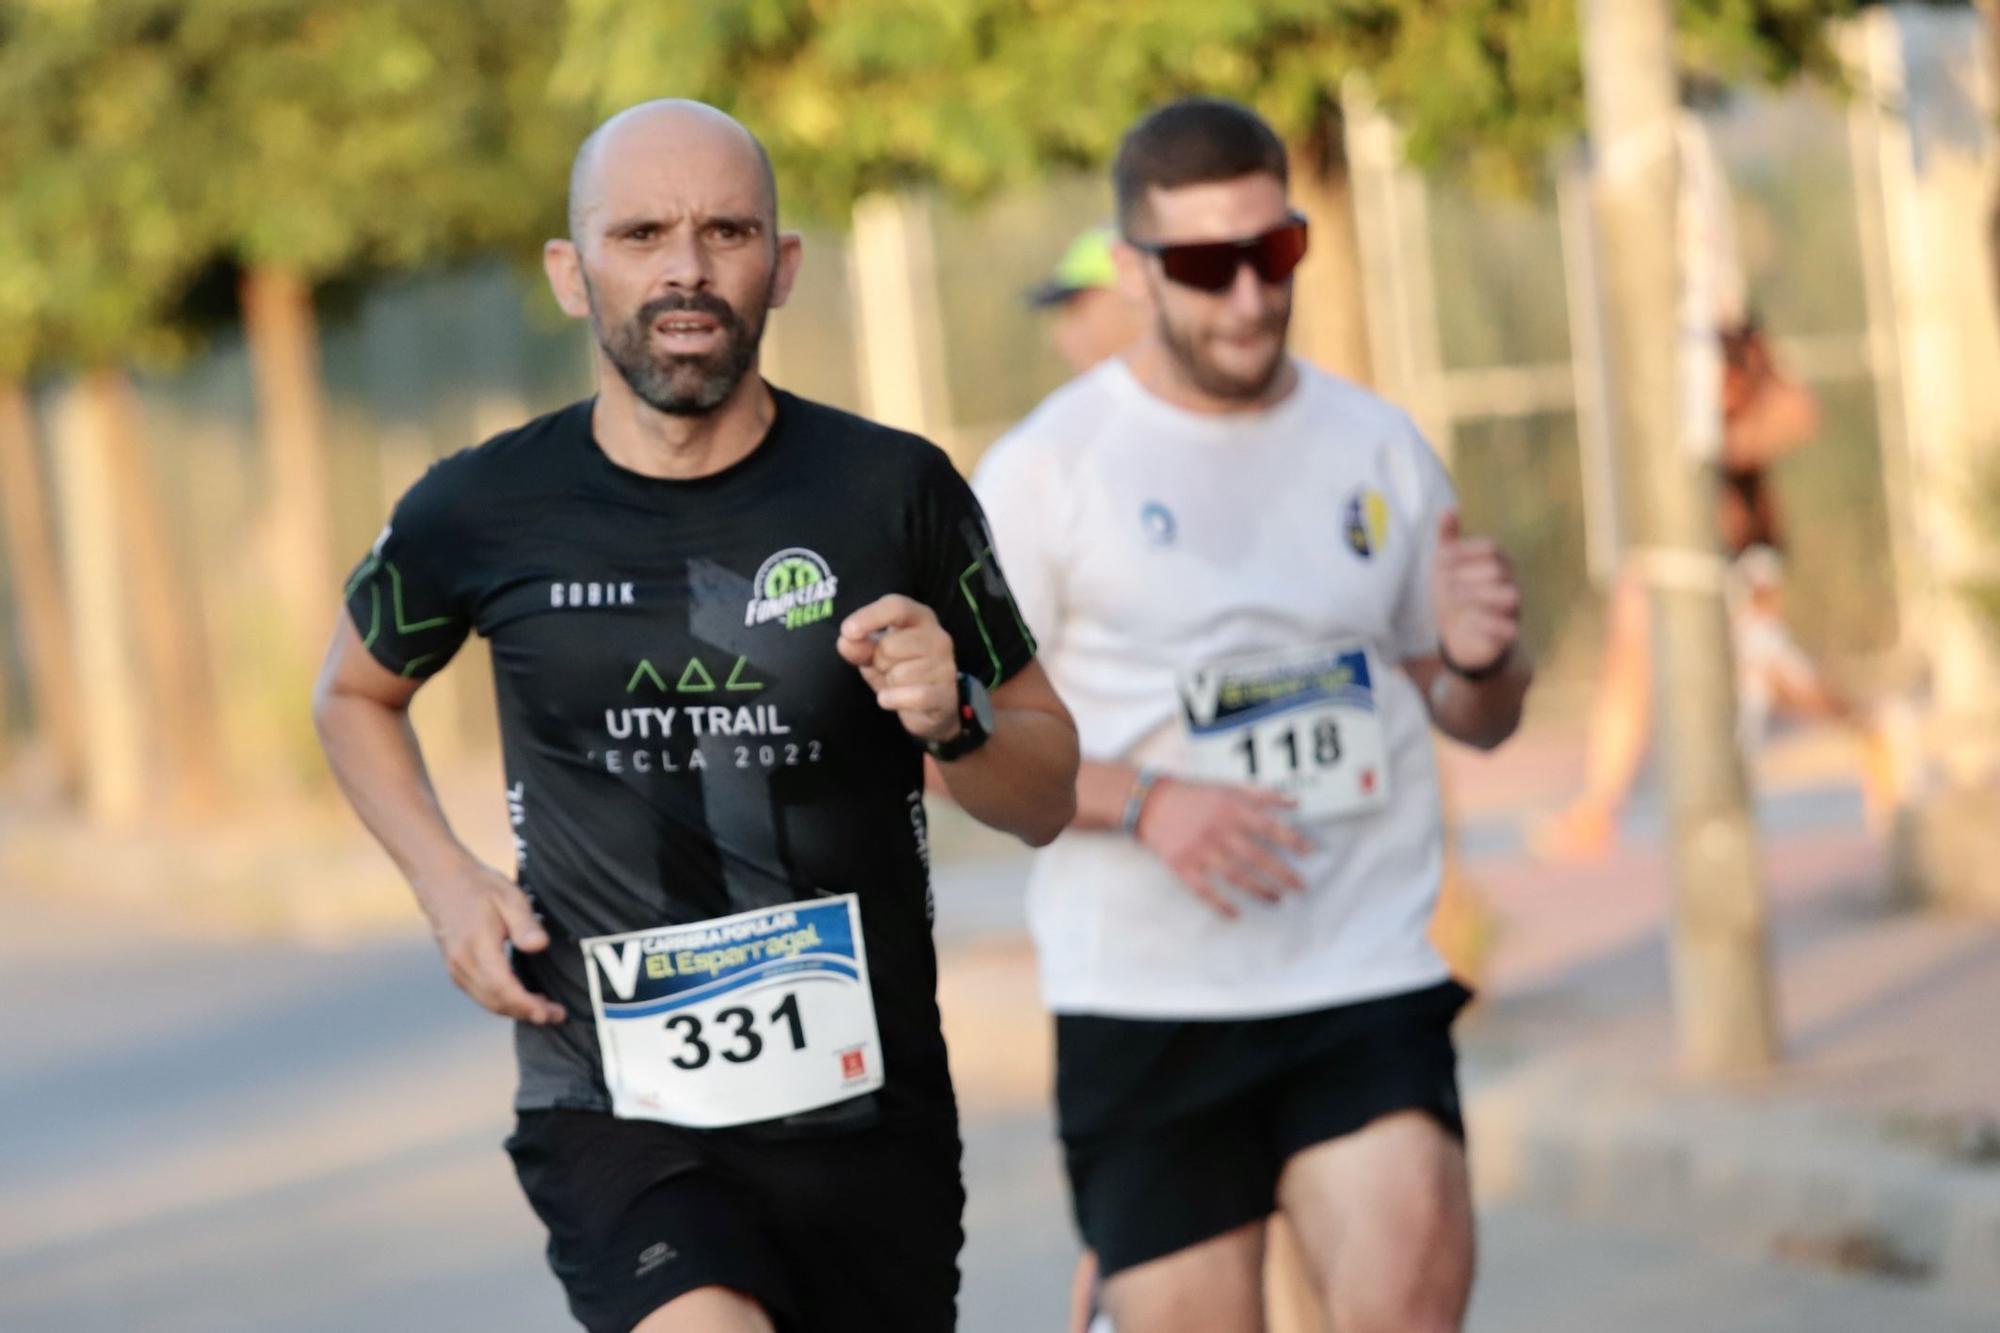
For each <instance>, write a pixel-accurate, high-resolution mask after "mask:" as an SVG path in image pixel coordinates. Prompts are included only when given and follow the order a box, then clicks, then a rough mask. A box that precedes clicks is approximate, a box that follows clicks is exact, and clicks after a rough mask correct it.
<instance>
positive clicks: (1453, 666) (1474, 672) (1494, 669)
mask: <svg viewBox="0 0 2000 1333" xmlns="http://www.w3.org/2000/svg"><path fill="white" fill-rule="evenodd" d="M1438 660H1439V661H1440V662H1443V663H1444V669H1445V670H1446V671H1449V672H1451V674H1452V675H1454V676H1457V677H1458V678H1459V679H1460V680H1463V681H1470V682H1471V683H1473V684H1475V685H1477V684H1478V683H1479V682H1480V681H1482V680H1491V679H1493V678H1494V677H1495V676H1497V675H1499V674H1500V673H1501V672H1503V671H1505V670H1506V669H1507V664H1508V663H1509V662H1511V661H1513V660H1514V645H1513V644H1511V643H1510V644H1508V645H1507V647H1506V649H1505V650H1504V651H1502V652H1501V654H1500V656H1498V657H1496V658H1494V659H1493V660H1492V661H1491V662H1488V663H1487V664H1486V665H1485V666H1481V667H1463V666H1460V665H1459V664H1458V663H1456V662H1454V661H1452V660H1451V654H1450V653H1449V652H1447V651H1446V650H1445V646H1444V640H1443V639H1439V640H1438Z"/></svg>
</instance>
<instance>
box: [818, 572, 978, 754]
mask: <svg viewBox="0 0 2000 1333" xmlns="http://www.w3.org/2000/svg"><path fill="white" fill-rule="evenodd" d="M835 646H836V647H837V648H838V649H839V652H840V655H841V657H842V659H844V660H845V661H846V662H848V663H849V664H850V665H852V666H856V667H859V668H860V669H861V678H862V679H863V680H865V681H867V682H868V688H869V689H871V690H874V691H875V702H876V703H878V704H880V705H881V706H882V707H883V708H885V709H887V710H889V711H890V712H892V713H894V714H895V715H896V716H897V718H898V719H900V720H901V721H902V724H903V729H904V730H905V731H907V732H909V733H910V735H912V736H914V737H916V738H917V739H918V740H920V741H948V740H950V739H951V738H952V737H954V736H956V735H957V734H958V732H959V729H960V727H961V726H962V725H963V723H962V722H961V721H960V720H959V715H958V658H957V655H956V653H955V652H954V650H953V648H952V643H951V635H949V634H947V633H945V631H944V627H943V626H942V625H940V624H938V618H937V613H936V612H934V611H932V610H931V609H930V608H929V607H928V606H925V605H924V604H923V603H922V602H918V601H913V600H911V599H910V598H908V597H904V596H902V595H901V594H899V593H891V594H890V595H889V596H887V597H883V598H879V599H877V600H875V601H873V602H870V603H869V604H868V605H866V606H864V607H862V608H861V609H860V610H859V611H856V612H855V613H854V614H853V615H851V616H849V617H848V618H847V619H846V620H844V621H842V622H841V626H840V639H839V641H838V642H837V643H836V645H835Z"/></svg>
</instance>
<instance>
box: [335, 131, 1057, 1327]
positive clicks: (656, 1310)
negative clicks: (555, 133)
mask: <svg viewBox="0 0 2000 1333" xmlns="http://www.w3.org/2000/svg"><path fill="white" fill-rule="evenodd" d="M800 257H801V255H800V242H799V239H798V237H797V236H796V235H793V234H789V233H783V232H780V231H779V229H778V225H777V195H776V187H775V184H774V182H773V180H772V175H771V167H770V161H769V159H768V157H766V156H765V154H764V150H763V148H762V146H761V145H760V144H758V143H757V141H756V140H755V139H754V138H753V137H751V136H750V134H749V133H748V132H747V131H745V130H744V129H743V127H742V126H741V125H739V124H737V123H736V122H735V121H734V120H732V119H730V118H729V117H727V116H726V115H724V114H722V113H721V112H719V111H716V110H714V109H713V108H710V107H707V106H703V105H701V104H698V103H691V102H654V103H648V104H645V105H642V106H639V107H636V108H633V109H631V110H629V111H627V112H624V113H622V114H620V115H618V116H615V117H613V118H612V119H611V120H610V121H608V122H606V124H604V125H603V126H601V127H600V128H599V129H598V130H597V131H596V132H595V133H594V134H593V135H591V137H590V138H589V139H588V140H587V141H586V142H585V144H584V145H583V147H582V148H581V149H580V150H579V152H578V154H577V158H576V165H575V168H574V174H573V176H572V178H571V197H570V236H569V237H568V238H567V239H564V240H558V241H551V242H549V244H548V246H547V248H546V252H545V259H546V267H547V271H548V276H549V280H550V283H551V286H552V287H553V288H554V290H555V294H556V297H557V300H558V302H559V304H560V305H561V306H562V308H563V310H564V311H565V312H566V313H567V314H569V315H570V316H572V317H573V318H577V319H582V320H588V321H589V323H590V327H591V329H592V331H593V333H594V335H595V342H594V349H593V350H594V356H595V361H596V369H597V382H598V392H597V394H596V396H595V397H593V398H590V399H586V400H584V401H583V402H580V403H577V404H574V405H572V406H570V407H567V408H564V409H562V410H560V411H558V412H555V413H552V414H550V415H549V416H546V417H543V418H540V419H538V420H536V421H533V422H530V423H529V424H527V425H526V426H523V427H521V428H520V429H518V430H513V431H509V432H506V433H504V434H502V435H499V436H496V437H495V438H494V439H492V440H489V441H487V442H486V443H485V444H482V445H480V446H479V447H477V448H475V449H471V450H467V451H465V452H463V453H460V454H457V455H454V456H453V457H451V458H448V459H446V460H444V461H443V462H441V463H439V464H438V465H436V466H435V467H434V468H433V469H432V470H431V471H430V472H429V473H428V474H427V475H426V476H424V477H423V478H422V479H421V480H419V481H418V482H417V483H416V485H415V486H413V487H412V488H411V489H410V491H409V492H408V494H406V495H405V496H404V497H403V499H402V501H401V502H400V503H399V504H398V505H397V507H396V510H395V514H394V516H393V519H392V521H391V523H390V525H389V526H388V527H387V528H385V529H384V530H383V533H382V535H381V537H380V539H379V540H378V541H377V542H376V544H375V547H374V549H373V550H372V551H371V552H370V553H369V554H368V556H367V558H366V559H364V560H363V562H362V563H361V566H360V568H359V569H357V570H356V572H355V574H354V577H353V579H352V580H351V582H350V583H349V585H348V589H347V605H348V612H349V617H348V619H346V620H344V621H343V622H342V624H341V625H340V627H339V629H338V631H337V634H336V637H335V640H334V643H333V645H332V647H331V649H330V651H329V654H328V657H327V661H326V665H325V668H324V672H323V674H322V677H321V681H320V686H319V690H318V695H317V698H316V703H315V715H316V721H317V723H318V726H319V731H320V735H321V738H322V741H323V744H324V746H325V749H326V753H327V758H328V760H329V762H330V764H331V765H332V768H333V771H334V774H335V776H336V777H337V778H338V780H339V782H340V785H341V788H342V790H343V791H344V792H345V793H346V795H347V797H348V799H349V800H350V801H351V802H352V803H353V805H354V807H355V809H356V811H357V812H358V813H359V814H360V816H361V818H362V820H363V822H365V823H366V824H367V826H368V827H369V829H370V830H371V831H372V832H373V833H374V834H375V836H376V837H377V838H378V839H379V840H380V841H381V843H382V845H383V846H384V847H385V848H386V849H387V850H388V852H389V853H390V855H391V856H392V857H393V858H394V859H395V861H396V863H397V865H398V866H399V867H401V869H402V870H403V872H404V873H405V875H406V876H407V877H408V878H409V880H410V883H411V885H412V887H413V888H414V890H415V892H416V895H417V898H418V900H419V902H420V903H421V904H422V906H423V908H424V911H425V913H426V915H427V916H428V917H429V918H430V921H431V924H432V926H433V928H434V931H435V933H436V936H437V942H438V946H439V949H440V951H441V952H442V954H443V955H444V958H445V961H446V963H447V966H448V968H449V971H450V974H451V977H452V979H453V981H454V982H456V983H457V984H458V985H459V986H460V988H461V989H463V990H464V991H466V993H467V994H468V995H470V996H471V997H472V998H473V999H474V1000H476V1001H477V1002H478V1003H479V1004H481V1005H483V1006H485V1007H486V1008H487V1009H490V1010H491V1011H493V1012H494V1013H496V1014H500V1015H503V1016H505V1017H508V1018H512V1019H514V1020H515V1023H516V1026H515V1050H516V1054H517V1057H518V1062H519V1067H520V1083H519V1091H518V1094H517V1097H516V1101H515V1107H516V1110H517V1112H518V1121H517V1127H516V1130H515V1133H514V1135H513V1136H512V1138H510V1139H509V1141H508V1145H507V1147H508V1151H509V1153H510V1154H511V1156H512V1158H513V1161H514V1164H515V1169H516V1171H517V1173H518V1175H519V1177H520V1180H521V1184H522V1187H523V1189H524V1191H525V1192H526V1194H527V1196H528V1199H529V1201H530V1203H531V1204H532V1205H533V1207H534V1209H535V1211H536V1213H537V1214H538V1215H539V1216H540V1218H541V1219H542V1221H543V1223H544V1224H545V1225H546V1227H547V1228H548V1232H549V1244H548V1257H549V1262H550V1264H551V1266H552V1267H553V1269H554V1270H555V1273H556V1275H557V1276H558V1278H560V1280H561V1281H562V1283H563V1286H564V1288H565V1290H566V1292H567V1294H568V1297H569V1303H570V1309H571V1311H572V1312H573V1313H574V1314H575V1316H576V1318H577V1319H578V1320H579V1322H581V1323H582V1324H583V1325H584V1326H585V1327H586V1328H588V1329H590V1330H591V1331H592V1333H631V1330H634V1329H637V1330H639V1333H771V1331H772V1330H774V1329H776V1330H782V1331H783V1333H828V1331H829V1330H853V1331H854V1333H861V1331H862V1330H868V1331H869V1333H875V1331H876V1330H881V1329H910V1330H940V1331H946V1330H949V1329H951V1328H952V1327H953V1326H954V1324H955V1320H956V1311H955V1307H956V1300H957V1291H958V1284H959V1276H958V1266H957V1256H958V1251H959V1248H960V1245H961V1242H962V1239H963V1232H962V1230H961V1222H960V1218H961V1213H962V1209H963V1204H964V1189H963V1185H962V1179H961V1175H960V1142H959V1135H958V1119H957V1110H956V1106H955V1103H954V1100H953V1095H952V1088H951V1081H950V1075H949V1072H948V1069H947V1066H946V1061H945V1049H944V1040H943V1036H942V1033H941V1031H940V1027H939V1018H938V1010H937V1004H936V988H937V986H936V983H937V959H936V952H935V949H934V946H933V943H932V938H931V903H930V884H929V869H928V852H927V840H926V838H925V832H924V824H923V807H922V802H921V797H922V785H923V774H922V764H923V759H924V755H925V754H926V752H928V754H929V756H930V758H931V759H932V761H934V762H935V764H936V766H937V768H938V771H939V772H941V773H942V775H943V780H944V782H945V784H946V785H947V787H948V788H949V789H950V792H951V794H952V796H953V798H954V799H955V800H957V801H958V802H959V803H960V804H961V805H963V806H965V807H966V809H968V810H969V811H971V812H972V813H973V815H974V816H976V817H977V818H979V819H981V820H983V821H985V822H986V823H989V824H991V825H993V826H994V827H997V828H1000V829H1003V830H1005V831H1008V832H1010V833H1013V834H1015V835H1017V836H1019V837H1021V838H1022V839H1024V840H1026V841H1028V842H1031V843H1042V842H1046V841H1047V840H1048V839H1050V838H1051V837H1053V836H1054V835H1055V833H1056V831H1057V830H1058V829H1060V828H1061V827H1062V826H1063V825H1064V824H1065V823H1067V822H1068V820H1069V818H1070V816H1071V813H1072V811H1073V810H1074V802H1075V796H1074V788H1075V773H1076V739H1075V731H1074V728H1073V726H1072V725H1071V723H1070V721H1069V718H1068V716H1067V714H1066V712H1065V711H1064V709H1063V706H1062V704H1061V702H1060V701H1059V700H1058V699H1057V698H1056V696H1055V694H1054V692H1053V690H1052V689H1051V688H1050V686H1049V683H1048V680H1047V678H1046V677H1045V676H1044V675H1043V673H1042V671H1041V668H1040V667H1039V666H1038V665H1037V664H1036V662H1035V659H1034V647H1033V644H1032V642H1031V641H1030V640H1029V638H1028V636H1027V633H1026V631H1025V630H1024V629H1023V628H1022V627H1021V625H1020V619H1019V617H1018V616H1017V615H1016V614H1015V611H1014V609H1013V605H1012V601H1011V598H1010V596H1009V593H1008V590H1007V585H1006V582H1005V581H1004V579H1003V578H1002V576H1001V573H1000V569H999V567H998V565H997V563H996V561H995V557H994V555H993V552H992V550H991V548H990V546H989V544H988V539H987V537H986V535H985V532H986V529H985V523H984V520H983V518H982V516H981V514H980V511H979V507H978V504H977V503H976V501H975V500H974V499H973V496H972V493H971V491H970V489H969V488H968V487H967V486H966V484H965V482H964V481H963V480H962V479H961V478H960V477H959V475H958V473H957V472H956V471H955V470H954V469H953V468H952V466H951V464H950V462H949V460H948V459H947V458H946V457H945V455H944V454H943V453H942V452H941V451H940V450H938V449H936V448H935V447H933V446H932V445H930V444H928V443H926V442H925V441H923V440H920V439H918V438H916V437H914V436H911V435H907V434H904V433H902V432H898V431H892V430H889V429H887V428H885V427H881V426H878V425H875V424H873V423H871V422H867V421H864V420H862V419H860V418H858V417H853V416H850V415H848V414H846V413H842V412H838V411H835V410H834V409H832V408H828V407H823V406H820V405H819V404H816V403H811V402H808V401H806V400H804V399H801V398H798V397H796V396H794V395H791V394H788V393H785V392H784V391H782V390H779V389H774V388H772V387H771V386H769V385H768V384H766V382H765V381H764V380H763V379H762V377H761V376H760V375H759V374H758V373H757V365H758V347H759V343H760V339H761V336H762V333H763V329H764V324H765V318H766V316H767V314H768V313H769V311H770V310H771V309H773V308H775V307H777V306H780V305H782V304H784V301H785V299H786V296H787V294H788V292H789V291H790V289H791V286H792V282H793V279H794V277H795V275H796V273H797V272H798V268H799V263H800ZM475 630H476V631H478V632H479V633H481V634H483V635H486V636H487V637H488V638H489V639H491V640H492V643H493V663H494V673H495V677H496V685H497V694H498V700H499V710H500V724H501V738H502V743H503V752H504V758H505V763H506V770H507V777H506V781H507V798H508V805H509V810H510V814H511V816H512V822H513V825H514V831H515V839H516V844H517V849H518V859H517V876H518V882H517V879H516V878H510V877H509V876H507V875H505V874H503V873H502V872H501V871H499V870H497V869H494V868H492V867H490V866H487V865H485V864H483V863H481V862H480V861H479V860H478V859H477V858H476V857H475V856H474V855H473V854H472V852H471V851H469V850H468V849H467V848H466V847H465V845H464V844H463V843H461V842H460V841H459V840H458V839H457V837H456V836H455V835H454V834H453V832H452V830H451V829H450V828H449V827H448V826H447V824H446V822H445V819H444V817H443V815H442V813H441V812H440V810H439V808H438V803H437V799H436V797H435V795H434V794H433V792H432V789H431V786H430V782H429V779H428V777H427V775H426V772H425V769H424V763H423V758H422V755H421V753H420V751H419V749H418V745H417V739H416V735H415V732H414V731H413V729H412V728H411V725H410V720H409V712H408V710H409V705H410V703H411V700H412V699H413V697H414V696H415V695H416V693H417V692H418V690H419V689H420V687H421V686H422V684H423V682H424V681H426V680H428V679H429V678H430V677H431V676H433V675H434V674H436V673H437V672H438V671H439V670H440V669H441V668H443V667H444V666H445V664H446V663H447V662H448V661H449V660H450V659H451V657H452V656H453V654H454V652H455V651H456V650H457V649H458V647H459V645H460V644H461V643H462V642H463V641H464V639H465V637H466V636H467V634H468V633H470V632H472V631H475Z"/></svg>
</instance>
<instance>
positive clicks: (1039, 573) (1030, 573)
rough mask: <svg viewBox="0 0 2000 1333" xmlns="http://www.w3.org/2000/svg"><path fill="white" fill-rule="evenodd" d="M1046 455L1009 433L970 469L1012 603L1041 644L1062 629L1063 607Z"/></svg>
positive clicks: (1044, 645) (1045, 644)
mask: <svg viewBox="0 0 2000 1333" xmlns="http://www.w3.org/2000/svg"><path fill="white" fill-rule="evenodd" d="M1045 454H1046V451H1045V450H1044V449H1042V448H1039V447H1037V442H1036V441H1033V440H1030V439H1027V438H1023V437H1018V436H1015V435H1008V436H1005V437H1003V438H1002V439H1001V440H999V441H998V442H997V443H996V444H994V445H993V447H992V448H990V449H988V450H987V451H986V454H985V457H983V458H981V459H980V460H979V466H978V467H977V468H976V469H975V470H974V471H973V474H972V490H973V493H974V494H975V495H977V496H978V497H979V504H980V507H981V508H982V509H984V510H985V511H986V522H987V524H988V526H990V527H991V528H992V529H993V545H994V549H995V550H996V551H998V552H999V555H1000V568H1001V570H1002V571H1003V572H1004V573H1005V574H1006V576H1007V584H1008V586H1009V587H1010V588H1012V589H1013V592H1014V602H1015V605H1016V606H1018V607H1019V608H1020V612H1021V618H1022V619H1023V620H1025V621H1026V622H1027V623H1028V629H1029V630H1030V632H1032V633H1033V634H1034V636H1035V640H1036V642H1037V643H1038V644H1039V645H1040V646H1041V647H1042V648H1043V649H1047V648H1048V647H1050V646H1051V645H1053V644H1054V643H1055V641H1056V639H1057V636H1058V635H1059V633H1060V631H1061V607H1062V593H1061V586H1060V571H1061V569H1062V561H1061V553H1060V552H1059V551H1058V550H1056V549H1055V548H1054V547H1053V545H1052V542H1051V537H1052V535H1053V533H1054V531H1055V524H1054V523H1053V522H1052V519H1053V517H1054V516H1053V514H1052V513H1051V508H1050V503H1051V501H1052V499H1053V492H1054V489H1055V486H1054V482H1055V479H1054V478H1052V477H1050V476H1048V475H1047V471H1048V469H1047V468H1046V466H1044V465H1043V463H1042V459H1043V458H1044V457H1045Z"/></svg>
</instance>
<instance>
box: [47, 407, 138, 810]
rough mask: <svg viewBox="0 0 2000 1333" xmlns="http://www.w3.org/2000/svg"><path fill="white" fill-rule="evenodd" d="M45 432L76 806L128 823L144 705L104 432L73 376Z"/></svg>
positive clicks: (107, 429)
mask: <svg viewBox="0 0 2000 1333" xmlns="http://www.w3.org/2000/svg"><path fill="white" fill-rule="evenodd" d="M53 431H54V438H55V446H56V447H55V450H54V453H53V460H54V463H55V472H56V493H57V497H58V501H59V503H60V504H61V507H62V523H61V527H60V531H61V534H62V552H63V560H62V567H63V576H64V587H63V591H64V594H65V597H66V599H67V602H68V607H69V613H70V616H71V628H72V630H73V632H74V638H75V643H74V649H75V658H74V660H73V662H72V663H67V664H65V666H64V669H65V670H66V671H67V672H69V673H70V674H71V676H72V677H73V679H74V681H75V686H76V690H77V693H78V695H79V697H80V698H81V700H82V708H81V712H80V719H79V720H80V722H81V734H82V740H83V748H84V764H83V787H82V791H83V807H84V812H85V814H86V815H87V816H88V817H89V818H90V820H91V821H92V822H93V823H96V824H100V825H118V824H129V823H132V822H134V821H136V820H137V819H138V817H139V816H140V814H141V813H142V811H143V809H144V806H145V801H146V770H147V763H146V757H147V756H146V731H145V713H146V709H145V704H144V702H143V701H142V699H141V690H140V686H139V671H138V668H137V665H136V664H135V663H134V661H133V654H132V651H131V640H132V633H131V625H130V623H129V619H130V611H129V606H128V603H127V600H126V598H125V596H124V588H123V586H122V584H123V580H122V579H121V577H120V574H119V557H118V546H119V542H118V513H117V507H116V505H115V504H114V503H113V500H112V495H113V492H114V489H115V486H114V481H113V477H114V474H115V472H116V464H115V463H114V461H113V458H112V451H111V444H110V437H111V430H110V427H109V423H108V422H107V421H106V420H105V418H104V414H103V413H102V412H100V411H98V410H97V404H96V403H95V402H94V401H93V399H92V398H91V396H90V394H89V393H88V392H87V390H86V386H85V384H84V383H83V382H82V381H76V382H73V383H71V384H70V385H69V386H67V387H66V388H65V389H64V391H63V394H62V397H61V399H60V400H59V401H58V403H57V405H56V413H55V418H54V421H53Z"/></svg>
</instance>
